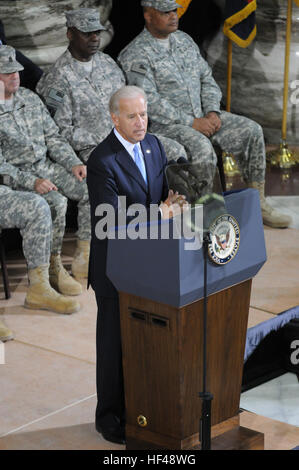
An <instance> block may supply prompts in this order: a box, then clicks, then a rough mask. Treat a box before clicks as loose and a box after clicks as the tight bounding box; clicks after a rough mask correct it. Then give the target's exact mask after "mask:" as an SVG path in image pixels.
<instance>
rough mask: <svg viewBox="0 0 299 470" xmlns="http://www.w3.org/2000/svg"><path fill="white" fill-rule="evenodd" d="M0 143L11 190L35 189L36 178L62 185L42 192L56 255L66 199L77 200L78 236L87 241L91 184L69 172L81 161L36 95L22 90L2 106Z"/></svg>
mask: <svg viewBox="0 0 299 470" xmlns="http://www.w3.org/2000/svg"><path fill="white" fill-rule="evenodd" d="M0 142H1V145H0V174H1V175H8V176H9V177H10V178H9V179H10V183H9V185H10V186H11V187H12V188H13V189H17V190H21V191H24V190H25V191H26V190H27V191H34V185H35V181H36V179H37V178H48V179H49V180H51V181H52V183H54V184H55V185H56V186H57V187H58V191H51V192H49V193H47V194H43V195H42V197H44V198H45V199H46V200H47V202H48V204H49V206H50V208H51V213H52V223H53V243H52V253H59V252H60V251H61V246H62V240H63V236H64V230H65V212H66V206H67V199H66V198H69V199H73V200H76V201H78V238H79V239H80V240H89V239H90V207H89V199H88V191H87V185H86V182H85V181H82V182H79V181H78V180H77V179H76V178H75V176H74V175H73V174H72V173H71V170H72V167H73V166H75V165H81V164H82V163H81V161H80V160H79V159H78V157H77V156H76V154H75V153H74V152H73V150H72V148H71V147H70V146H69V144H68V143H67V142H66V141H65V139H64V138H63V137H61V136H60V134H59V131H58V128H57V126H56V124H55V122H54V121H53V119H52V118H51V117H50V115H49V113H48V110H47V109H46V107H45V106H44V105H43V103H42V102H41V100H40V99H39V97H38V96H37V95H36V94H35V93H33V92H31V91H30V90H26V89H25V88H19V90H18V91H17V92H16V93H15V94H14V101H13V107H12V109H7V108H6V107H5V105H0ZM48 157H49V158H48Z"/></svg>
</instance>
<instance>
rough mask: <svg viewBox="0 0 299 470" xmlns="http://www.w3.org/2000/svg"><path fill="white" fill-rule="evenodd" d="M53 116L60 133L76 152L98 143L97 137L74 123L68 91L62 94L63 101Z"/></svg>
mask: <svg viewBox="0 0 299 470" xmlns="http://www.w3.org/2000/svg"><path fill="white" fill-rule="evenodd" d="M53 117H54V121H55V122H56V124H57V126H58V127H59V129H60V133H61V135H62V136H63V137H64V138H65V139H66V140H67V141H68V142H69V144H70V145H71V146H72V148H73V149H74V150H75V151H76V152H80V151H81V150H85V149H86V148H89V147H95V146H96V145H97V144H98V137H97V136H96V135H95V134H94V133H92V132H90V131H89V130H88V129H86V128H83V127H79V126H75V125H74V123H73V107H72V100H71V96H70V94H69V93H66V94H65V95H64V98H63V103H62V105H61V106H59V108H58V109H57V110H56V112H55V114H54V116H53Z"/></svg>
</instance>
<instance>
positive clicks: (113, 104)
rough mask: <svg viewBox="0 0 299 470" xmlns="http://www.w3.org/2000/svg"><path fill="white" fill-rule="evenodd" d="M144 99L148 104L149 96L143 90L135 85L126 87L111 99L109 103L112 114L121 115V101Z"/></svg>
mask: <svg viewBox="0 0 299 470" xmlns="http://www.w3.org/2000/svg"><path fill="white" fill-rule="evenodd" d="M140 95H141V96H142V97H143V98H144V101H145V103H147V96H146V94H145V91H144V90H143V89H142V88H139V87H138V86H134V85H126V86H123V87H122V88H120V89H119V90H117V91H116V92H115V93H113V95H112V96H111V98H110V101H109V110H110V113H113V114H119V102H120V100H121V99H130V98H137V97H138V96H140Z"/></svg>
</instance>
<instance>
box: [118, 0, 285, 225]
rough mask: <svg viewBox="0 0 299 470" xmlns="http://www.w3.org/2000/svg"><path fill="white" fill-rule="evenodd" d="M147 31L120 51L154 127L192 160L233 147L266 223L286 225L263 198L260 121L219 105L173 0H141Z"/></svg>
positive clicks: (213, 85)
mask: <svg viewBox="0 0 299 470" xmlns="http://www.w3.org/2000/svg"><path fill="white" fill-rule="evenodd" d="M141 5H142V6H143V8H144V18H145V28H144V30H143V31H142V32H141V33H140V34H139V35H138V36H137V37H136V38H135V39H134V40H133V41H132V42H131V43H130V44H129V45H128V46H127V47H126V48H125V49H124V50H123V51H122V52H121V53H120V55H119V57H118V61H119V63H120V65H121V67H122V68H123V70H124V72H125V74H126V76H127V79H128V82H129V84H132V85H137V86H140V87H142V88H143V89H144V90H145V92H146V94H147V96H148V102H149V108H148V111H149V118H150V121H151V128H150V129H151V131H153V132H160V133H161V134H163V135H165V136H167V137H170V138H173V139H176V140H178V141H179V142H180V143H181V144H182V145H184V147H185V149H186V151H187V154H188V157H189V160H191V161H192V162H198V161H200V162H207V163H209V162H211V163H213V164H214V165H216V162H217V158H216V154H215V151H214V148H213V145H212V144H217V145H219V146H220V147H221V148H222V150H224V151H227V152H232V153H233V154H234V155H235V156H236V158H237V160H238V164H239V166H240V169H241V171H242V174H243V178H244V180H245V181H246V182H247V184H248V186H250V187H254V188H256V189H258V190H259V193H260V200H261V208H262V214H263V220H264V223H265V224H267V225H270V226H272V227H287V226H288V225H289V224H290V222H291V219H290V217H288V216H285V215H283V214H281V213H279V212H277V211H275V210H274V209H272V208H271V207H270V206H269V205H268V204H267V202H266V200H265V197H264V182H265V167H266V165H265V144H264V137H263V131H262V128H261V127H260V125H259V124H257V123H256V122H254V121H252V120H250V119H248V118H246V117H243V116H237V115H235V114H231V113H228V112H225V111H221V110H220V100H221V91H220V88H219V87H218V85H217V83H216V82H215V80H214V79H213V77H212V73H211V69H210V67H209V66H208V64H207V62H206V61H205V60H204V59H203V58H202V57H201V55H200V51H199V48H198V46H197V45H196V44H195V43H194V41H193V40H192V39H191V37H190V36H188V35H187V34H185V33H184V32H182V31H179V30H178V15H177V8H178V7H180V6H179V5H178V4H177V3H176V2H175V1H174V0H142V1H141Z"/></svg>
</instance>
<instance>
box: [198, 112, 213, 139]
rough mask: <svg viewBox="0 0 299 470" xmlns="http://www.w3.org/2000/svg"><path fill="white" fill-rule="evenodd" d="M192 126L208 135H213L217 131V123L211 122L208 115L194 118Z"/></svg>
mask: <svg viewBox="0 0 299 470" xmlns="http://www.w3.org/2000/svg"><path fill="white" fill-rule="evenodd" d="M192 127H193V129H195V130H196V131H199V132H201V133H202V134H203V135H205V136H206V137H211V136H212V135H213V134H215V131H216V129H215V125H214V124H213V123H212V122H211V120H210V119H208V118H206V117H201V118H194V121H193V124H192Z"/></svg>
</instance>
